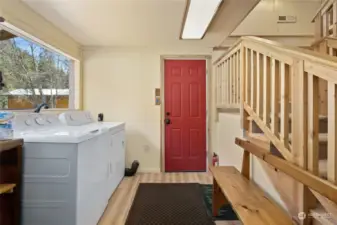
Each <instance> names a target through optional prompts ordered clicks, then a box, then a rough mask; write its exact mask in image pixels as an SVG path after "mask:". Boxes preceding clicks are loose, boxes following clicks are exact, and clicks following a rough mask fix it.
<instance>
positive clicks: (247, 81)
mask: <svg viewBox="0 0 337 225" xmlns="http://www.w3.org/2000/svg"><path fill="white" fill-rule="evenodd" d="M251 53H252V52H251V50H250V49H248V48H246V57H245V58H246V62H245V64H246V66H245V68H246V73H245V88H246V90H245V92H246V98H245V103H247V104H248V105H249V106H250V103H251V99H250V96H251V91H252V89H251V82H250V81H251V79H250V77H251V67H252V65H251V64H252V63H251V58H250V57H251V55H252V54H251Z"/></svg>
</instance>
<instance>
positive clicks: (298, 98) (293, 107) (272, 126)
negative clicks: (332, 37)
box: [214, 37, 337, 219]
mask: <svg viewBox="0 0 337 225" xmlns="http://www.w3.org/2000/svg"><path fill="white" fill-rule="evenodd" d="M233 65H234V66H233ZM214 71H215V93H216V96H215V97H216V98H215V99H216V108H217V109H223V108H225V109H240V113H241V120H242V123H241V124H242V127H243V128H244V129H245V130H249V120H248V118H249V119H250V120H253V121H254V122H255V123H256V124H257V125H258V127H259V128H260V129H261V130H262V131H263V133H264V135H265V136H266V137H267V138H268V139H269V140H270V142H271V143H272V144H273V145H274V146H275V147H276V148H277V149H278V151H279V152H280V153H281V155H282V156H283V157H284V158H285V159H286V160H288V161H290V162H293V163H295V164H297V165H299V166H300V167H302V168H304V169H305V170H307V171H309V172H311V173H312V174H314V175H315V176H320V174H319V170H320V169H321V168H320V163H319V160H320V154H321V153H320V152H319V144H320V138H321V137H320V136H321V135H320V134H319V131H320V127H319V120H320V117H321V116H322V114H323V115H324V112H325V115H326V116H327V118H328V123H327V124H328V125H327V126H328V132H327V135H326V136H324V137H323V138H325V139H327V142H328V147H327V152H326V153H325V154H326V158H327V165H326V168H325V169H326V170H327V176H326V178H325V179H327V180H328V182H332V183H334V184H337V143H336V142H337V108H336V106H337V88H336V84H337V57H332V56H329V55H325V54H321V53H317V52H314V51H311V50H306V49H301V48H296V47H289V46H285V45H282V44H280V43H277V42H273V41H269V40H265V39H261V38H257V37H242V38H241V39H240V40H239V41H238V42H236V43H235V44H234V45H233V46H232V47H231V48H230V49H229V50H228V51H227V52H226V53H224V54H223V55H222V56H221V57H220V58H219V59H218V60H216V61H215V62H214ZM324 82H325V83H326V87H327V90H326V92H325V94H326V99H327V102H326V103H327V104H325V105H326V109H325V108H324V107H322V105H321V104H320V99H321V98H322V96H320V93H322V92H320V88H321V87H320V83H324ZM237 84H240V85H239V87H238V86H237ZM322 112H323V113H322ZM305 190H307V189H306V188H304V189H302V188H299V189H298V190H297V191H298V192H299V194H300V196H302V197H300V198H301V199H306V200H305V201H304V200H303V201H301V202H299V204H300V206H299V207H300V208H301V209H300V211H304V212H306V213H308V212H309V210H310V209H313V208H315V207H316V200H315V199H314V197H313V196H315V197H316V198H317V199H318V200H319V201H320V202H321V203H322V205H323V206H324V207H326V209H327V210H328V211H329V210H330V212H331V211H333V210H335V211H336V210H337V205H336V203H333V202H331V201H330V200H329V199H327V198H326V196H323V195H321V194H319V193H317V192H315V191H314V190H311V189H310V191H311V192H310V191H305ZM311 193H312V194H313V195H312V194H311ZM309 199H310V201H309ZM309 202H310V203H309ZM336 215H337V214H336ZM336 215H334V214H333V216H334V218H335V216H336ZM335 219H337V217H336V218H335Z"/></svg>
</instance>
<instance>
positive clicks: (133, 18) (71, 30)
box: [22, 0, 259, 47]
mask: <svg viewBox="0 0 337 225" xmlns="http://www.w3.org/2000/svg"><path fill="white" fill-rule="evenodd" d="M22 1H24V2H25V3H26V4H28V5H29V6H30V7H31V8H32V9H33V10H34V11H36V12H38V13H39V14H41V15H42V16H43V17H45V18H46V19H47V20H49V21H50V22H52V23H53V24H55V25H56V26H57V27H59V28H61V29H62V30H63V31H64V32H65V33H67V34H68V35H70V36H71V37H73V38H74V39H75V40H76V41H78V42H79V43H80V44H82V45H85V46H142V47H144V46H145V47H152V46H175V47H179V46H184V47H186V46H193V47H196V46H197V47H213V46H216V45H218V44H219V43H221V41H222V40H223V39H225V38H226V37H227V36H228V35H229V34H230V33H231V32H232V31H233V30H234V29H235V27H236V26H237V25H238V24H239V23H240V22H241V21H242V19H244V17H245V16H246V15H247V14H248V13H249V11H250V10H251V9H253V7H254V6H255V5H256V4H257V2H258V1H259V0H224V4H223V5H222V8H221V9H220V10H219V13H218V15H217V17H216V19H215V20H214V22H213V23H212V26H211V27H210V29H209V31H208V32H207V34H206V36H205V38H204V39H203V40H179V35H180V31H181V25H182V20H183V16H184V10H185V7H186V0H22Z"/></svg>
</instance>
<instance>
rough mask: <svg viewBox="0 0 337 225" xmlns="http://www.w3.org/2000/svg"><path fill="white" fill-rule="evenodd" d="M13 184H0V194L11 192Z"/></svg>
mask: <svg viewBox="0 0 337 225" xmlns="http://www.w3.org/2000/svg"><path fill="white" fill-rule="evenodd" d="M15 186H16V185H15V184H0V194H4V193H10V192H13V189H14V188H15Z"/></svg>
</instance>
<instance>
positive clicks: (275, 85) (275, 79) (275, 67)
mask: <svg viewBox="0 0 337 225" xmlns="http://www.w3.org/2000/svg"><path fill="white" fill-rule="evenodd" d="M271 68H272V71H271V73H272V76H271V91H272V106H271V111H272V115H271V116H272V118H271V130H272V132H273V134H274V135H276V136H278V132H279V119H280V117H279V111H280V110H279V109H280V103H279V99H280V98H279V95H280V91H279V80H280V79H279V75H280V67H279V62H278V61H277V60H275V59H272V66H271Z"/></svg>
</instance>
